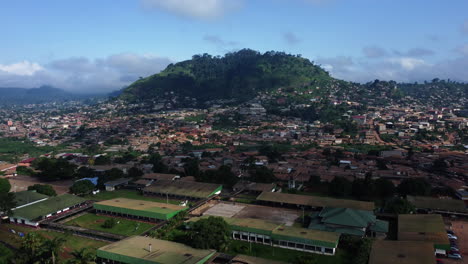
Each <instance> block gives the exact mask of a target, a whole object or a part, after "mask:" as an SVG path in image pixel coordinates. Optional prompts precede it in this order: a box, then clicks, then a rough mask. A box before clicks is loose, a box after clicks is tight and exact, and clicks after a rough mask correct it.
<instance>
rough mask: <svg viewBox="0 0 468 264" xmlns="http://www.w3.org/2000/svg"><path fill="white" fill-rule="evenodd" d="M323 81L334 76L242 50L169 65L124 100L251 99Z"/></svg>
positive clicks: (289, 58)
mask: <svg viewBox="0 0 468 264" xmlns="http://www.w3.org/2000/svg"><path fill="white" fill-rule="evenodd" d="M322 79H324V80H328V79H331V77H330V76H329V74H328V73H327V72H326V71H325V70H323V69H321V68H320V67H318V66H316V65H314V64H313V63H312V62H311V61H309V60H308V59H305V58H302V57H300V56H294V55H289V54H286V53H283V52H274V51H270V52H266V53H264V54H261V53H259V52H257V51H254V50H250V49H243V50H240V51H237V52H233V53H228V54H226V55H225V56H224V57H219V56H211V55H209V54H203V55H195V56H193V57H192V59H191V60H187V61H183V62H179V63H176V64H170V65H169V66H168V67H167V68H166V69H165V70H164V71H162V72H161V73H159V74H155V75H152V76H150V77H148V78H143V79H140V80H138V81H136V82H135V83H133V84H132V85H130V86H129V87H128V88H127V89H125V90H124V91H123V93H122V95H121V97H122V98H124V99H128V100H137V99H145V98H161V96H162V95H168V94H171V93H174V94H176V95H179V96H181V97H185V96H189V97H192V98H197V99H200V100H212V99H232V98H238V99H240V100H248V99H251V98H252V96H254V95H256V93H257V92H260V91H269V90H273V89H276V88H279V87H288V86H297V85H302V84H303V83H309V82H311V81H312V80H322Z"/></svg>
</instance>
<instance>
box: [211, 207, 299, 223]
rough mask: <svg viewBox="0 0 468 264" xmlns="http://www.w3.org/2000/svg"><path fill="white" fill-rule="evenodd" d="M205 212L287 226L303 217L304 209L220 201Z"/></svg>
mask: <svg viewBox="0 0 468 264" xmlns="http://www.w3.org/2000/svg"><path fill="white" fill-rule="evenodd" d="M204 214H206V215H214V216H223V217H235V218H256V219H262V220H268V221H272V222H275V223H279V224H285V225H287V226H292V225H293V224H294V221H295V220H296V219H297V218H299V217H302V211H298V210H291V209H284V208H275V207H268V206H261V205H251V204H243V203H228V202H220V203H218V204H216V205H214V206H213V207H211V208H209V209H208V210H207V211H205V212H204Z"/></svg>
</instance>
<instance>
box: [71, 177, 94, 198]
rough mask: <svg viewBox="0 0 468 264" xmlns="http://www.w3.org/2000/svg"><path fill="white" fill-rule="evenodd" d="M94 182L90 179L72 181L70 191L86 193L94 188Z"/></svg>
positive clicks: (78, 193)
mask: <svg viewBox="0 0 468 264" xmlns="http://www.w3.org/2000/svg"><path fill="white" fill-rule="evenodd" d="M94 187H95V186H94V184H93V183H92V182H91V181H90V180H80V181H76V182H75V183H73V185H72V186H71V187H70V192H72V193H74V194H76V195H86V194H89V193H91V192H92V191H93V190H94Z"/></svg>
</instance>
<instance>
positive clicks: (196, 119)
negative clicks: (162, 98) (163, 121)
mask: <svg viewBox="0 0 468 264" xmlns="http://www.w3.org/2000/svg"><path fill="white" fill-rule="evenodd" d="M205 119H206V115H205V114H200V115H195V116H186V117H184V120H185V121H187V122H196V123H200V122H201V121H203V120H205Z"/></svg>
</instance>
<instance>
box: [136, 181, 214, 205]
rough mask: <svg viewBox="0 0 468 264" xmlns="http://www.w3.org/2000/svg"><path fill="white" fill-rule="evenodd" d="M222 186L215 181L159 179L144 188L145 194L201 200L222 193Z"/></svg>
mask: <svg viewBox="0 0 468 264" xmlns="http://www.w3.org/2000/svg"><path fill="white" fill-rule="evenodd" d="M222 188H223V186H222V185H219V184H213V183H204V182H193V181H181V180H174V181H171V180H157V181H156V182H154V183H153V184H152V185H151V186H148V187H146V188H144V189H143V194H144V195H156V196H164V197H166V196H168V197H174V198H177V199H191V200H199V199H205V198H208V197H211V196H213V195H218V194H220V193H221V190H222Z"/></svg>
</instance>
